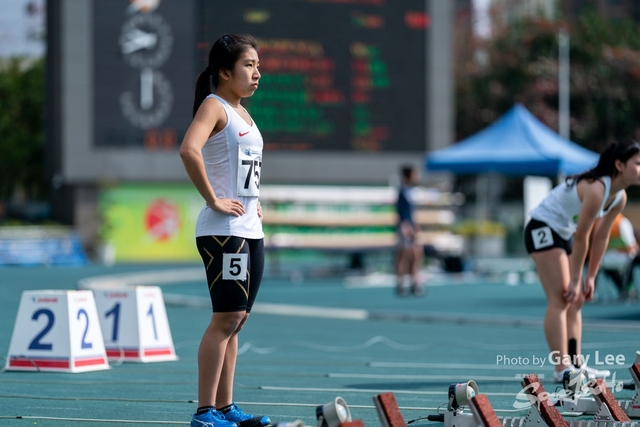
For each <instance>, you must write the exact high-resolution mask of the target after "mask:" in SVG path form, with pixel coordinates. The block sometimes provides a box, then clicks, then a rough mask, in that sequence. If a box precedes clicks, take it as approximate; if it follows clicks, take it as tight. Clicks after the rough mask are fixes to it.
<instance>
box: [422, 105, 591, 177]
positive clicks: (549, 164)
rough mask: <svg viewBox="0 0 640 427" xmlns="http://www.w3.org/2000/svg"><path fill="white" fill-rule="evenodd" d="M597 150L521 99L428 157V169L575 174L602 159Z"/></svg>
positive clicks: (549, 174) (457, 172)
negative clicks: (557, 128) (541, 118)
mask: <svg viewBox="0 0 640 427" xmlns="http://www.w3.org/2000/svg"><path fill="white" fill-rule="evenodd" d="M598 157H599V156H598V154H596V153H594V152H593V151H590V150H587V149H586V148H583V147H581V146H579V145H577V144H575V143H573V142H571V141H569V140H568V139H565V138H563V137H561V136H560V135H558V134H557V133H555V132H554V131H552V130H551V129H549V128H548V127H547V126H545V125H544V124H542V123H541V122H540V121H539V120H538V119H536V118H535V117H534V116H533V114H531V113H530V112H529V111H528V110H527V109H526V108H525V107H524V106H522V105H521V104H516V105H515V106H513V108H511V109H510V110H509V111H507V112H506V113H505V114H504V115H503V116H502V117H500V118H499V119H498V120H497V121H496V122H495V123H493V124H492V125H490V126H489V127H487V128H485V129H484V130H482V131H480V132H478V133H477V134H475V135H473V136H470V137H469V138H467V139H464V140H462V141H460V142H459V143H457V144H455V145H452V146H451V147H447V148H443V149H441V150H437V151H434V152H431V153H428V154H427V156H426V162H425V163H426V168H427V170H428V171H450V172H453V173H455V174H460V175H462V174H478V173H485V172H498V173H501V174H505V175H517V176H524V175H541V176H558V175H572V174H575V173H580V172H583V171H585V170H587V169H589V168H591V167H593V166H595V165H596V163H597V162H598Z"/></svg>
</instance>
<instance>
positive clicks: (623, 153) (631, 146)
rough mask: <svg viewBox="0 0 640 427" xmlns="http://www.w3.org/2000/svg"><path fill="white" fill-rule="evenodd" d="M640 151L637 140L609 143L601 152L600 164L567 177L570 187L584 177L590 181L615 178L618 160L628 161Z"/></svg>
mask: <svg viewBox="0 0 640 427" xmlns="http://www.w3.org/2000/svg"><path fill="white" fill-rule="evenodd" d="M638 153H640V143H638V142H637V141H626V142H614V143H613V144H609V145H608V146H607V148H605V149H604V151H603V152H602V153H601V154H600V159H599V160H598V164H597V165H596V166H595V167H594V168H592V169H589V170H588V171H586V172H583V173H580V174H577V175H572V176H570V177H567V179H566V182H567V184H569V186H570V187H572V186H573V185H575V184H577V183H578V182H580V181H581V180H583V179H586V180H587V181H589V182H593V181H596V180H601V178H602V177H603V176H610V177H611V178H614V177H615V176H617V175H618V169H616V160H620V161H621V162H622V163H626V162H627V160H629V159H630V158H631V157H633V156H635V155H636V154H638Z"/></svg>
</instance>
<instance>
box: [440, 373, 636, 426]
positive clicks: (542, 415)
mask: <svg viewBox="0 0 640 427" xmlns="http://www.w3.org/2000/svg"><path fill="white" fill-rule="evenodd" d="M600 385H602V386H604V387H605V388H606V384H604V381H603V380H601V379H600V380H593V383H591V386H592V387H598V386H600ZM522 387H523V392H524V393H525V395H526V396H527V398H528V399H529V402H530V403H531V410H530V411H529V414H527V416H526V417H497V416H496V414H495V411H494V410H493V408H492V407H491V404H490V403H489V401H488V399H486V396H485V395H477V396H474V397H472V398H471V399H470V405H469V406H470V408H471V412H472V414H473V416H474V421H473V424H471V423H468V424H466V425H465V427H500V426H501V427H637V425H636V424H635V423H633V422H631V420H629V419H628V418H627V417H625V416H624V413H622V414H621V413H620V412H622V410H621V409H620V410H617V409H614V410H613V413H615V415H613V414H612V412H611V411H609V414H611V418H609V419H605V418H604V417H603V416H602V414H601V416H600V418H598V417H596V418H594V419H593V420H580V421H567V420H565V419H564V418H563V417H562V414H560V412H559V411H558V409H557V408H556V406H555V405H554V403H553V401H552V399H551V396H550V395H549V394H548V393H547V392H546V391H545V389H544V387H543V386H542V383H541V382H540V380H539V379H538V376H537V375H527V376H525V377H524V378H523V381H522ZM598 391H600V389H598ZM607 391H608V388H607V389H606V390H604V391H602V392H600V393H599V395H601V396H602V402H604V403H606V405H605V406H604V407H606V408H609V407H614V408H615V406H616V405H617V402H616V403H615V405H614V403H613V402H615V399H613V395H611V392H610V391H609V393H607ZM611 399H613V402H612V401H611ZM618 408H619V406H618ZM603 412H604V411H603ZM625 418H626V419H625ZM496 421H497V423H496ZM445 425H446V424H445Z"/></svg>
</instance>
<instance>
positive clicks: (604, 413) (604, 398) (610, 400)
mask: <svg viewBox="0 0 640 427" xmlns="http://www.w3.org/2000/svg"><path fill="white" fill-rule="evenodd" d="M587 385H588V387H589V389H590V390H591V393H592V394H593V398H594V399H595V401H596V403H597V405H598V412H597V413H596V415H595V417H594V418H593V419H594V420H596V421H618V422H631V419H630V418H629V416H628V415H627V414H626V413H625V412H624V411H623V410H622V408H621V407H620V405H619V404H618V401H617V400H616V398H615V397H614V396H613V393H611V390H609V387H607V385H606V384H605V382H604V380H602V379H597V380H591V381H589V383H588V384H587Z"/></svg>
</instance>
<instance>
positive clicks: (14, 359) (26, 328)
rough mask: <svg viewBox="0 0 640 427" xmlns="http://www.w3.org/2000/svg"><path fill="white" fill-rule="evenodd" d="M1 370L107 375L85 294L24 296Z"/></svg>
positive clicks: (95, 320) (96, 324) (47, 292)
mask: <svg viewBox="0 0 640 427" xmlns="http://www.w3.org/2000/svg"><path fill="white" fill-rule="evenodd" d="M6 368H7V370H12V371H50V372H87V371H97V370H103V369H109V364H108V362H107V355H106V353H105V348H104V342H103V340H102V332H101V330H100V324H99V321H98V313H97V311H96V304H95V300H94V298H93V293H92V292H91V291H75V290H74V291H72V290H68V291H53V290H40V291H24V292H22V297H21V299H20V307H19V308H18V314H17V316H16V323H15V325H14V327H13V335H12V336H11V343H10V345H9V355H8V356H7V366H6Z"/></svg>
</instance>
